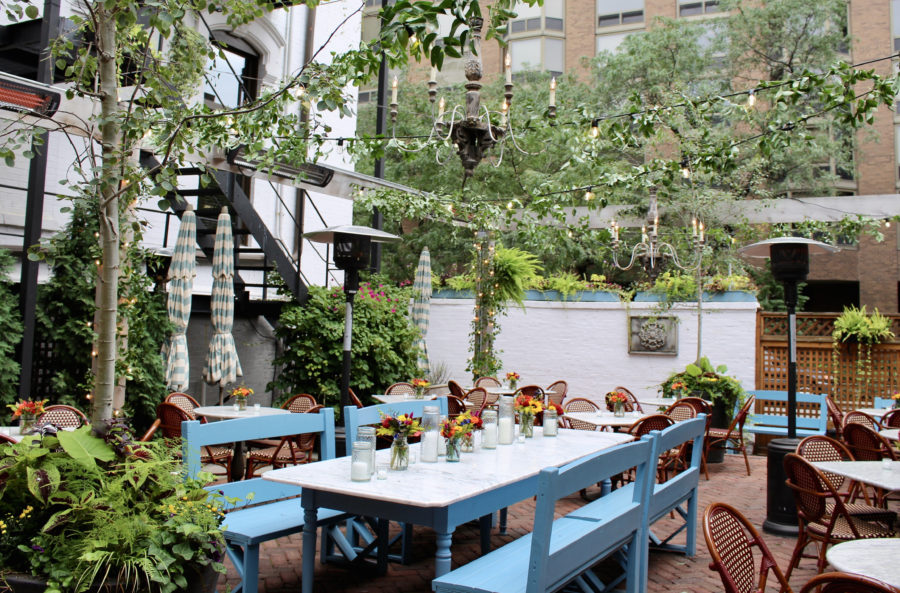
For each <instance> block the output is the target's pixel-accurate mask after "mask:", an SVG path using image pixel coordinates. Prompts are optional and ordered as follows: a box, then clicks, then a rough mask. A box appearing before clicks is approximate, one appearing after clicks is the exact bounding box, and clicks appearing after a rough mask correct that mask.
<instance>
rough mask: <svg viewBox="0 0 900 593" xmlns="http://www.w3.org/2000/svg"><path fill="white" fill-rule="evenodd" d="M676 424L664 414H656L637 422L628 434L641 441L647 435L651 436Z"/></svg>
mask: <svg viewBox="0 0 900 593" xmlns="http://www.w3.org/2000/svg"><path fill="white" fill-rule="evenodd" d="M673 424H675V421H674V420H672V419H671V418H669V417H668V416H665V415H663V414H654V415H653V416H647V417H646V418H641V419H640V420H638V421H637V422H635V423H634V424H632V425H631V428H629V429H628V433H629V434H631V435H634V438H636V439H640V438H641V437H642V436H644V435H645V434H650V433H651V432H653V431H654V430H660V431H662V430H665V429H667V428H669V427H670V426H672V425H673Z"/></svg>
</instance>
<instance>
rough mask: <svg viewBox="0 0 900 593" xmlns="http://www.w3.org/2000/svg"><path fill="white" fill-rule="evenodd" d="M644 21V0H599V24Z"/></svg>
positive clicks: (627, 23)
mask: <svg viewBox="0 0 900 593" xmlns="http://www.w3.org/2000/svg"><path fill="white" fill-rule="evenodd" d="M643 22H644V0H597V26H598V27H615V26H617V25H629V24H632V23H643Z"/></svg>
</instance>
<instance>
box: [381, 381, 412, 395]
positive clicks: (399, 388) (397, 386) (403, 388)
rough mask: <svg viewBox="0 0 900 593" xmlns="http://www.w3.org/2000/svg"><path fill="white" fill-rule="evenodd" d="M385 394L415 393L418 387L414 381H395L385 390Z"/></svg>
mask: <svg viewBox="0 0 900 593" xmlns="http://www.w3.org/2000/svg"><path fill="white" fill-rule="evenodd" d="M384 394H385V395H415V394H416V388H415V387H413V385H412V383H394V384H393V385H391V386H390V387H388V388H387V391H385V392H384Z"/></svg>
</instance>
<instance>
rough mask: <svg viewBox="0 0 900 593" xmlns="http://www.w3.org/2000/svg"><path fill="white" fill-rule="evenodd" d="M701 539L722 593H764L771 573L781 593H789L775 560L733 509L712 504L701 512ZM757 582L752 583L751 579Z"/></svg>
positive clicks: (753, 531) (785, 580)
mask: <svg viewBox="0 0 900 593" xmlns="http://www.w3.org/2000/svg"><path fill="white" fill-rule="evenodd" d="M703 537H704V538H706V547H707V549H709V555H710V556H712V562H711V563H710V564H709V569H710V570H714V571H716V572H718V573H719V577H720V578H721V579H722V585H723V586H724V587H725V593H765V591H766V580H767V579H768V577H769V572H770V571H771V572H772V573H773V574H774V575H775V578H776V579H777V580H778V583H779V584H780V585H781V590H782V593H792V592H791V586H790V584H788V580H787V579H786V578H785V577H784V574H783V573H782V572H781V569H780V568H779V567H778V563H777V562H775V557H774V556H772V552H770V551H769V548H768V546H766V542H765V541H763V538H762V536H761V535H760V534H759V532H758V531H756V528H754V527H753V525H751V524H750V522H749V521H747V519H746V518H745V517H744V516H743V515H742V514H741V513H740V512H738V511H737V510H736V509H734V508H733V507H731V506H729V505H727V504H725V503H724V502H714V503H712V504H711V505H709V506H708V507H706V510H705V511H704V512H703ZM753 546H756V547H757V548H758V549H759V553H760V555H761V556H762V560H761V561H760V565H759V570H758V571H757V569H756V567H755V560H754V558H753ZM755 574H759V581H757V582H754V575H755Z"/></svg>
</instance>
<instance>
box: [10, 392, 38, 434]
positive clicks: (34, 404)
mask: <svg viewBox="0 0 900 593" xmlns="http://www.w3.org/2000/svg"><path fill="white" fill-rule="evenodd" d="M46 403H47V400H42V401H32V400H22V401H20V402H19V403H17V404H9V405H7V407H8V408H9V409H10V410H12V411H13V418H18V419H19V434H25V433H26V432H27V431H29V430H31V429H32V428H34V423H35V421H36V420H37V418H38V416H40V415H41V414H43V413H44V404H46Z"/></svg>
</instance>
